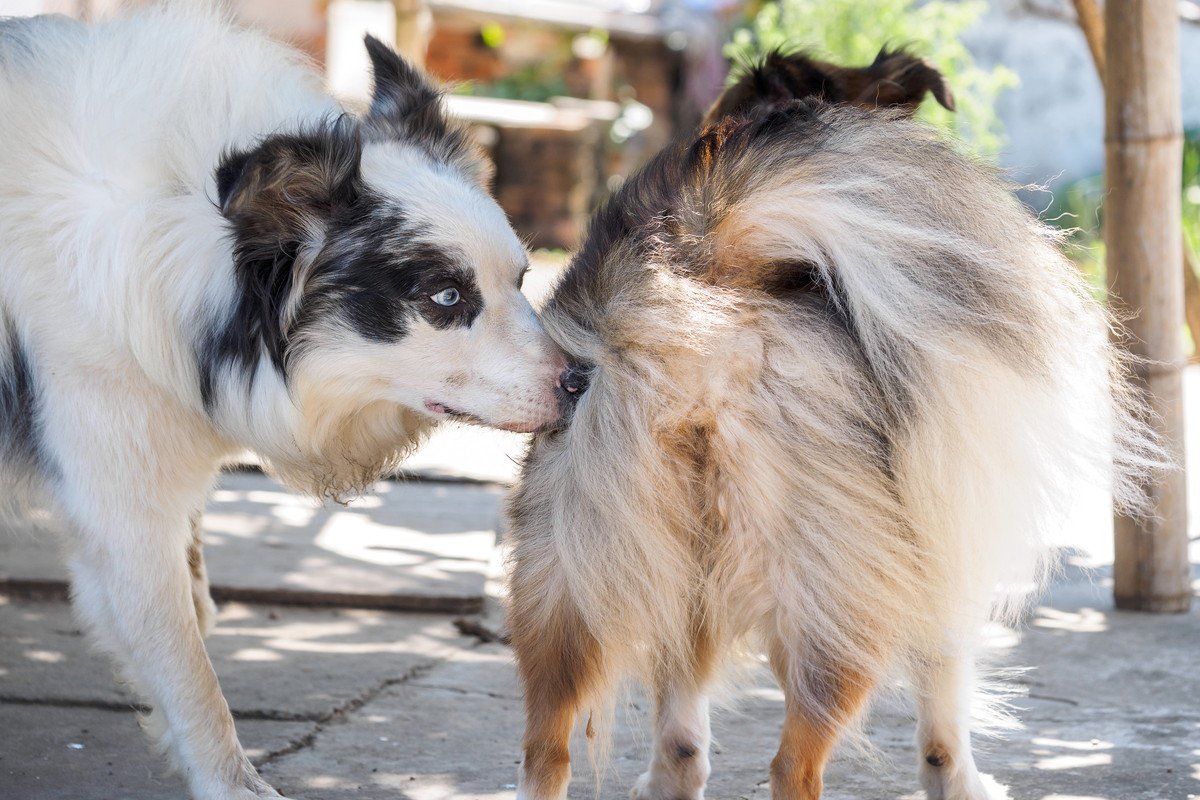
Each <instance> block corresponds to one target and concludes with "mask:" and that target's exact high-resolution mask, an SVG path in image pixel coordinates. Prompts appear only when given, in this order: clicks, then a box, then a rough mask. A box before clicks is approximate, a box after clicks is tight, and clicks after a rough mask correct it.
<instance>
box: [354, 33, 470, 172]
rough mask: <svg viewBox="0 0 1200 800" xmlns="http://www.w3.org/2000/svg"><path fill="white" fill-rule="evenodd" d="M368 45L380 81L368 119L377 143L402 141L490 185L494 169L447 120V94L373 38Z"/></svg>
mask: <svg viewBox="0 0 1200 800" xmlns="http://www.w3.org/2000/svg"><path fill="white" fill-rule="evenodd" d="M363 42H364V44H365V45H366V48H367V55H368V56H369V57H370V59H371V74H372V76H373V80H374V88H373V90H372V92H371V108H370V111H368V112H367V119H366V122H367V127H368V132H369V134H371V135H372V138H376V139H380V138H382V139H399V140H402V141H405V142H407V143H409V144H413V145H416V146H418V147H421V148H423V149H424V150H425V151H426V152H427V153H429V154H430V155H431V156H432V157H434V158H436V159H438V160H440V161H445V162H446V163H448V164H452V165H454V166H457V167H458V168H459V169H461V170H463V171H464V172H465V173H467V174H468V175H469V176H470V177H471V178H473V179H475V180H476V181H478V182H479V183H480V184H481V185H486V184H487V182H488V181H489V180H490V178H491V164H490V162H489V161H487V160H486V158H485V157H484V156H483V154H482V153H481V152H479V151H478V149H477V148H476V147H475V145H473V144H472V142H471V139H470V137H469V136H468V134H467V130H466V128H465V127H463V126H462V125H460V124H456V123H454V122H453V121H451V120H450V119H449V118H448V117H447V116H446V109H445V107H444V105H443V103H442V92H441V90H440V89H438V88H437V87H436V86H434V84H433V83H431V82H430V81H429V79H428V78H427V77H426V76H425V75H424V74H423V73H422V72H421V71H420V70H419V69H417V68H416V67H414V66H412V65H411V64H409V63H408V62H407V61H405V60H404V59H403V58H401V57H400V56H399V55H398V54H397V53H396V51H395V50H393V49H392V48H390V47H388V46H387V45H386V44H384V43H383V42H381V41H379V40H378V39H376V38H375V37H374V36H371V35H367V36H366V37H365V38H364V40H363Z"/></svg>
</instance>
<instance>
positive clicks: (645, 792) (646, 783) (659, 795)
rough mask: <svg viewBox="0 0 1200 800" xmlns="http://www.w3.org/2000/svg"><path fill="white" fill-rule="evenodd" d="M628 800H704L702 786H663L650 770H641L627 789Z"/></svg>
mask: <svg viewBox="0 0 1200 800" xmlns="http://www.w3.org/2000/svg"><path fill="white" fill-rule="evenodd" d="M629 800H704V786H700V788H698V789H681V788H679V787H675V786H665V785H664V782H663V781H661V780H655V776H654V775H653V774H651V773H650V772H643V773H642V774H641V777H639V778H638V779H637V782H636V783H634V784H633V788H632V789H631V790H630V791H629Z"/></svg>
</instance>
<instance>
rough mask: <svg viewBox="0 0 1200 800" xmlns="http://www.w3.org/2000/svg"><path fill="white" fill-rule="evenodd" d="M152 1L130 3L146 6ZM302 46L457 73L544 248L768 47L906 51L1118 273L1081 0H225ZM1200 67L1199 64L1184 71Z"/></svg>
mask: <svg viewBox="0 0 1200 800" xmlns="http://www.w3.org/2000/svg"><path fill="white" fill-rule="evenodd" d="M139 1H140V0H134V4H136V3H137V2H139ZM124 4H128V0H0V13H8V14H14V13H17V14H34V13H64V14H70V15H73V16H77V17H81V18H85V19H96V18H101V17H103V16H104V15H105V14H109V13H112V12H113V11H114V10H116V9H117V8H118V7H120V6H121V5H124ZM228 5H229V7H230V8H231V9H232V10H233V12H234V13H235V14H237V15H238V16H239V17H240V18H242V19H243V20H244V21H246V22H247V23H249V24H252V25H255V26H258V27H261V28H263V29H265V30H267V31H268V32H270V33H271V34H272V35H273V36H275V37H277V38H280V39H283V40H285V41H288V42H290V43H292V44H294V45H296V46H297V47H299V48H300V49H302V50H303V51H305V52H306V53H307V54H308V55H309V56H310V57H311V58H312V59H313V60H314V61H315V62H316V63H317V64H319V65H320V66H321V67H322V69H323V70H324V71H325V74H326V76H327V79H328V83H329V85H330V87H331V89H333V90H334V91H335V92H336V93H337V94H339V95H341V96H343V97H344V98H345V99H346V100H347V101H349V102H355V101H361V100H362V99H363V98H365V96H366V94H367V92H368V90H369V78H368V75H367V62H366V58H365V54H364V53H363V50H362V47H361V39H362V35H363V34H364V33H366V32H370V33H372V34H374V35H375V36H377V37H379V38H381V39H383V40H384V41H387V42H389V43H392V44H394V45H395V46H396V47H397V48H398V49H399V50H400V51H401V52H402V53H403V54H404V55H405V56H407V57H408V58H409V59H411V60H414V61H417V62H419V63H421V64H423V65H424V67H425V68H426V69H427V70H428V71H429V72H430V73H431V74H432V75H434V76H436V77H437V78H439V79H440V80H442V81H444V82H445V83H446V84H447V85H448V86H449V87H450V97H449V107H450V110H451V111H452V113H454V114H455V115H456V116H458V117H460V118H462V119H464V120H467V121H468V122H470V123H471V125H472V127H473V129H474V132H475V135H476V138H477V139H478V140H479V141H480V143H482V144H483V145H484V146H485V148H486V149H487V151H488V152H489V153H490V154H491V157H492V159H493V160H494V161H495V164H496V178H495V187H494V188H495V194H496V196H497V198H498V199H499V201H500V203H501V205H502V206H503V207H504V210H505V211H506V212H507V213H508V215H509V217H510V218H511V220H512V222H513V225H514V226H515V227H516V229H517V230H518V232H519V233H520V234H521V235H522V236H523V237H524V238H525V239H526V241H527V242H528V243H529V244H530V245H531V246H532V247H534V248H540V249H546V250H549V251H551V253H550V254H549V255H551V256H553V255H554V254H555V253H554V251H560V250H565V249H569V248H571V247H572V246H573V245H574V244H575V243H577V242H578V240H579V238H580V235H581V233H582V231H583V228H584V225H585V224H586V219H587V216H588V214H589V212H590V211H591V209H593V208H594V207H595V205H596V204H597V203H598V202H599V201H600V200H602V199H603V197H604V196H605V195H606V194H607V193H608V192H610V191H611V190H612V189H613V188H614V187H615V186H617V185H619V183H620V181H621V180H622V179H623V178H624V177H625V176H626V175H628V174H629V173H630V172H631V171H632V170H634V169H636V168H637V166H638V165H639V164H640V163H642V162H643V161H644V160H645V159H647V158H648V157H649V156H650V155H652V154H653V153H654V152H656V151H657V150H658V149H659V148H660V147H662V146H663V145H664V144H665V143H666V142H668V141H669V140H670V139H671V138H672V137H674V136H676V135H680V134H682V133H686V132H687V131H689V130H691V129H692V128H693V126H694V125H695V124H696V122H697V121H698V120H699V118H700V115H701V114H702V112H703V110H704V109H705V108H706V106H707V105H708V104H709V103H710V102H711V101H712V100H713V98H715V97H716V95H717V93H718V92H719V91H720V89H721V87H722V86H723V85H724V83H725V81H726V80H727V75H728V74H729V71H730V65H731V64H732V65H734V68H735V70H736V65H737V64H739V63H745V62H746V61H747V60H748V59H753V58H754V57H755V56H756V55H757V54H759V53H761V52H763V51H764V50H766V49H769V48H773V47H783V48H787V49H795V48H801V49H804V50H806V51H808V52H809V53H811V54H813V55H816V56H817V57H821V58H827V59H829V60H832V61H836V62H840V63H843V64H848V65H854V64H866V63H869V62H870V61H871V60H872V59H873V58H874V56H875V53H876V52H877V51H878V49H879V47H880V46H882V45H887V46H889V47H905V48H908V49H910V50H911V51H913V52H915V53H917V54H919V55H921V56H923V57H926V58H928V59H930V60H931V61H932V62H933V63H934V64H936V66H937V67H938V68H939V69H940V70H941V71H942V72H943V73H944V74H945V75H946V77H947V78H948V80H949V83H950V86H951V87H952V89H953V91H954V93H955V95H956V97H957V99H958V101H959V103H958V113H957V114H951V113H949V112H947V111H944V110H943V109H941V108H939V107H937V106H936V105H934V104H929V106H928V107H926V108H925V109H924V110H923V111H922V115H923V117H924V118H925V119H926V121H927V122H929V123H931V124H933V125H935V126H938V127H940V128H943V129H945V130H947V131H948V132H952V133H954V134H955V135H956V136H957V137H958V138H959V139H960V140H961V141H962V146H963V147H964V149H966V150H968V151H970V152H972V153H974V154H975V155H976V156H978V157H979V158H982V159H984V160H986V161H990V162H994V163H996V164H997V165H999V166H1000V167H1001V168H1002V169H1003V170H1004V171H1005V173H1006V174H1007V175H1008V176H1009V177H1010V178H1011V179H1012V180H1013V181H1014V182H1015V183H1017V184H1019V185H1021V186H1022V187H1023V188H1022V189H1021V192H1020V193H1021V196H1022V198H1023V199H1024V200H1025V201H1026V202H1027V203H1028V204H1029V205H1030V206H1031V207H1032V208H1034V209H1035V210H1036V211H1038V212H1039V213H1040V214H1041V215H1042V217H1043V218H1044V219H1046V220H1048V221H1050V222H1052V223H1053V224H1055V225H1057V226H1059V227H1062V228H1065V229H1070V230H1071V231H1072V234H1071V237H1070V239H1069V251H1070V254H1071V255H1072V257H1073V258H1074V259H1075V260H1076V261H1077V262H1078V263H1079V264H1080V265H1081V266H1082V267H1083V268H1084V269H1085V270H1087V272H1088V273H1089V275H1090V276H1091V277H1092V278H1093V281H1094V284H1095V286H1096V287H1097V290H1098V291H1102V290H1103V287H1104V286H1105V280H1104V253H1103V243H1102V241H1101V239H1100V225H1101V219H1102V213H1103V209H1102V202H1101V200H1102V195H1103V180H1102V178H1101V171H1102V167H1103V160H1104V152H1103V128H1104V123H1103V94H1102V90H1101V85H1100V82H1099V80H1098V79H1097V75H1096V69H1095V67H1094V65H1093V63H1092V59H1091V56H1090V55H1089V52H1088V48H1087V44H1086V42H1085V39H1084V36H1083V33H1082V32H1081V30H1080V28H1079V25H1078V24H1077V20H1076V18H1075V12H1074V9H1073V4H1072V2H1071V0H990V2H988V1H985V0H962V1H961V2H960V1H958V0H930V1H929V2H921V1H920V0H866V2H862V1H860V0H782V2H762V0H749V1H747V2H733V1H731V0H528V1H523V0H228ZM1177 8H1178V13H1179V16H1180V19H1181V22H1182V24H1181V41H1180V52H1181V54H1182V62H1183V63H1182V72H1183V76H1184V80H1183V118H1184V126H1185V128H1186V130H1187V140H1188V142H1187V146H1186V155H1185V165H1184V181H1183V185H1182V186H1181V187H1180V191H1181V193H1182V198H1183V209H1184V228H1185V231H1186V238H1187V240H1188V242H1189V245H1190V247H1191V249H1192V254H1193V258H1192V261H1191V271H1190V273H1189V274H1190V276H1191V280H1190V282H1189V289H1188V319H1189V321H1190V323H1191V324H1190V327H1191V329H1192V332H1197V331H1200V281H1197V280H1196V279H1195V277H1194V276H1195V263H1196V259H1195V258H1194V253H1195V252H1196V250H1197V248H1200V80H1196V79H1195V78H1196V77H1197V76H1200V2H1195V0H1180V2H1178V3H1177ZM1189 78H1191V79H1189Z"/></svg>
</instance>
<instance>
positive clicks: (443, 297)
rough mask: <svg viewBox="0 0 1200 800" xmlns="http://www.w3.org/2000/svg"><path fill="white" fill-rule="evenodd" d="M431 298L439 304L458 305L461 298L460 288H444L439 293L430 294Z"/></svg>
mask: <svg viewBox="0 0 1200 800" xmlns="http://www.w3.org/2000/svg"><path fill="white" fill-rule="evenodd" d="M429 299H430V300H432V301H433V302H435V303H437V304H438V305H439V306H452V305H456V304H457V303H458V300H459V294H458V289H454V288H447V289H442V290H441V291H440V292H438V293H437V294H434V295H430V296H429Z"/></svg>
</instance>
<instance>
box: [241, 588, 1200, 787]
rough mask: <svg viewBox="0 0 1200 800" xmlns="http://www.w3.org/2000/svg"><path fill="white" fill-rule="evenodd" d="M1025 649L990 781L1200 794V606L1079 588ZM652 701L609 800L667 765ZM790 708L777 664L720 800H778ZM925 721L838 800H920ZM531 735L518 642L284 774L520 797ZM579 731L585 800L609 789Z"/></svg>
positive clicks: (738, 723) (330, 731)
mask: <svg viewBox="0 0 1200 800" xmlns="http://www.w3.org/2000/svg"><path fill="white" fill-rule="evenodd" d="M1069 577H1070V578H1071V579H1070V580H1069V581H1068V582H1067V583H1064V584H1061V585H1060V586H1059V588H1058V590H1057V592H1056V593H1055V594H1054V595H1053V597H1052V600H1053V602H1054V603H1055V605H1053V606H1043V607H1042V608H1039V609H1038V611H1037V612H1036V614H1034V616H1033V618H1032V620H1031V625H1030V627H1029V628H1028V629H1027V630H1026V631H1025V632H1024V633H1023V635H1021V636H1016V635H1014V634H1013V633H1012V632H1008V631H1003V630H1000V631H997V632H996V633H995V635H994V636H993V638H992V642H993V646H994V650H995V652H994V656H995V658H994V660H995V661H996V663H997V665H998V666H1033V667H1036V669H1035V670H1033V671H1032V672H1030V673H1026V674H1025V675H1024V676H1023V677H1022V679H1021V681H1020V683H1023V684H1024V685H1025V688H1026V689H1027V690H1028V692H1029V694H1028V695H1027V696H1025V697H1022V698H1018V699H1016V700H1015V701H1014V702H1015V704H1016V705H1017V706H1018V707H1019V708H1020V717H1021V719H1022V721H1023V722H1024V724H1025V727H1024V728H1023V729H1022V730H1019V731H1015V732H1011V733H1008V734H1006V735H1004V736H1003V737H1001V738H999V739H995V740H983V741H981V742H979V743H978V745H977V755H978V760H979V764H980V767H981V769H982V770H983V771H984V772H986V773H990V774H992V775H994V776H995V778H996V779H997V780H998V781H999V782H1001V783H1002V784H1005V785H1007V786H1009V787H1010V793H1011V797H1012V798H1013V800H1066V799H1068V798H1069V799H1070V800H1083V799H1084V798H1086V799H1087V800H1167V798H1179V800H1184V798H1189V797H1193V796H1197V797H1200V691H1197V681H1198V680H1200V678H1198V677H1197V674H1196V669H1195V664H1196V662H1197V656H1198V655H1200V607H1198V608H1197V609H1196V610H1195V611H1193V612H1192V613H1191V614H1189V615H1183V616H1167V617H1163V616H1147V615H1139V614H1129V613H1124V612H1118V611H1115V610H1113V608H1112V604H1111V600H1110V599H1109V598H1110V591H1111V590H1110V588H1109V587H1107V586H1106V585H1105V579H1104V578H1103V576H1100V578H1098V579H1097V580H1095V581H1094V582H1089V581H1087V580H1084V579H1082V578H1081V576H1080V575H1079V573H1074V574H1073V575H1071V576H1069ZM1198 588H1200V584H1198ZM648 705H649V704H648V703H647V702H646V700H645V698H644V695H642V694H641V693H640V692H634V693H632V694H631V695H630V697H629V698H628V699H627V701H626V702H625V703H624V704H623V705H622V706H621V709H620V711H619V714H618V722H617V724H616V727H615V737H614V741H613V751H612V759H611V761H610V766H609V770H608V772H607V773H606V776H605V780H604V782H603V785H602V789H601V792H600V794H599V797H600V798H603V799H605V800H608V799H609V798H611V799H612V800H616V799H617V798H624V797H626V796H627V792H628V789H629V787H630V786H631V785H632V782H633V781H634V780H635V779H636V777H637V776H638V774H640V772H641V771H642V770H643V769H644V768H645V766H644V765H645V762H646V759H647V756H648V751H649V728H648V725H647V722H648V719H647V716H648ZM782 715H783V697H782V694H781V693H780V692H779V690H778V688H777V687H776V686H775V684H774V682H773V680H772V679H771V677H770V674H769V672H768V671H767V670H766V668H765V667H760V668H756V669H754V670H752V672H751V675H750V681H749V683H748V684H747V685H745V686H743V688H742V689H741V690H739V691H737V692H736V693H735V695H734V701H733V703H732V706H731V707H730V708H725V709H720V710H718V711H717V713H716V715H715V718H714V724H713V733H714V739H715V743H714V748H713V753H712V764H713V777H712V780H711V783H710V789H709V791H708V796H710V797H741V798H766V797H769V794H770V792H769V784H768V782H767V776H768V768H769V764H770V760H771V757H772V755H773V753H774V750H775V747H776V744H777V737H778V735H779V729H780V723H781V720H782ZM914 727H915V721H914V718H913V714H912V711H911V708H910V706H909V704H908V703H907V702H906V701H905V700H904V699H903V696H902V695H900V694H896V695H895V696H886V697H885V698H884V699H882V700H881V701H879V702H878V703H877V705H876V707H875V708H874V709H873V710H872V713H871V714H870V715H869V717H868V719H867V722H866V725H865V731H866V737H867V741H868V742H869V747H870V748H871V750H869V751H868V754H867V757H865V758H864V757H863V756H862V754H861V752H859V751H856V750H855V749H854V748H852V747H843V748H842V749H841V750H840V751H839V753H838V755H837V756H836V757H835V760H834V761H833V763H832V764H831V765H830V768H829V770H828V773H827V779H826V792H825V795H824V797H825V798H827V799H828V800H852V799H853V800H919V798H921V797H923V794H922V793H921V792H920V791H919V789H918V785H917V781H916V768H915V764H916V761H917V753H916V748H915V746H914V742H913V735H914ZM521 730H522V721H521V703H520V691H519V687H518V685H517V681H516V676H515V670H514V668H513V663H512V658H511V652H510V651H509V650H508V649H507V648H505V647H504V646H502V645H480V646H476V647H474V648H470V649H464V650H460V651H456V653H455V654H454V656H453V658H452V659H451V660H450V661H448V662H445V663H442V664H440V665H439V666H437V667H436V668H434V669H432V670H429V671H427V672H424V673H422V674H421V675H419V676H417V677H415V678H413V679H412V680H410V681H406V682H404V683H402V684H397V685H394V686H391V687H389V688H388V689H387V690H386V691H384V692H381V693H380V694H379V695H378V696H377V697H376V698H375V699H374V700H372V701H371V702H370V703H367V704H365V705H364V706H363V707H362V708H361V709H360V711H359V712H358V713H357V714H355V715H354V716H353V717H352V718H350V719H348V720H346V721H345V723H344V724H340V725H337V726H329V727H327V728H325V729H324V730H322V731H321V733H320V734H319V735H318V736H317V737H315V739H314V741H313V742H312V744H311V746H310V747H306V748H304V749H301V750H298V751H296V752H293V753H289V754H287V755H286V756H283V757H281V758H278V759H275V760H273V761H272V762H271V763H270V764H268V765H266V767H265V771H266V773H267V775H268V777H269V778H270V779H271V780H273V781H275V782H276V783H277V784H278V785H280V786H283V787H285V788H286V789H287V790H288V791H289V792H290V793H292V795H293V796H294V797H297V798H309V797H313V798H316V797H320V798H325V799H326V800H340V798H364V800H372V799H373V798H396V797H401V798H412V799H413V800H434V799H435V798H436V799H437V800H441V799H442V798H481V797H486V798H496V799H497V800H507V799H508V798H513V797H515V788H514V783H515V780H516V777H515V776H516V770H517V762H518V760H519V758H520V736H521ZM585 749H586V748H585V743H584V740H583V739H582V737H581V736H579V735H578V734H577V736H576V740H575V742H574V750H575V763H576V773H575V778H574V780H573V784H572V788H571V796H572V797H591V796H592V793H593V788H594V776H593V773H592V772H591V770H590V768H589V766H588V762H587V757H586V753H585Z"/></svg>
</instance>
